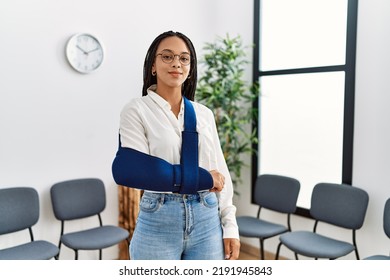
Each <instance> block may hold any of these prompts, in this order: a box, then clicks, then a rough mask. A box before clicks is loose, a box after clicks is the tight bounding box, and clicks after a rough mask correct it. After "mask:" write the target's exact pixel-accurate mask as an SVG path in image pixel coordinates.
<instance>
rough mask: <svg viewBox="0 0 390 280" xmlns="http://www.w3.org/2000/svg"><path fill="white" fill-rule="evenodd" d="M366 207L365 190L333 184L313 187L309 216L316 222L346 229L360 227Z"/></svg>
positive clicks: (366, 195)
mask: <svg viewBox="0 0 390 280" xmlns="http://www.w3.org/2000/svg"><path fill="white" fill-rule="evenodd" d="M367 206H368V194H367V192H366V191H365V190H362V189H360V188H357V187H354V186H351V185H346V184H333V183H319V184H317V185H315V186H314V189H313V193H312V197H311V206H310V214H311V215H312V216H313V218H315V219H316V220H319V221H323V222H327V223H329V224H333V225H336V226H340V227H343V228H347V229H354V230H355V229H359V228H361V227H362V225H363V222H364V218H365V216H366V211H367Z"/></svg>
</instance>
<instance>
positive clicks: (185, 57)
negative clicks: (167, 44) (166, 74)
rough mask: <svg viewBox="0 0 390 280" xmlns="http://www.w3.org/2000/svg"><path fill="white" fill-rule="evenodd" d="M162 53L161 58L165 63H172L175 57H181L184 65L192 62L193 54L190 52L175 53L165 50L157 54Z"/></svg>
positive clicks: (180, 59)
mask: <svg viewBox="0 0 390 280" xmlns="http://www.w3.org/2000/svg"><path fill="white" fill-rule="evenodd" d="M158 55H161V60H162V61H163V62H164V63H172V62H173V61H174V60H175V57H176V56H177V57H179V61H180V63H181V64H182V65H189V64H190V62H191V55H190V54H189V53H182V54H174V53H173V52H171V51H168V50H164V51H162V52H161V53H158V54H157V55H156V56H158Z"/></svg>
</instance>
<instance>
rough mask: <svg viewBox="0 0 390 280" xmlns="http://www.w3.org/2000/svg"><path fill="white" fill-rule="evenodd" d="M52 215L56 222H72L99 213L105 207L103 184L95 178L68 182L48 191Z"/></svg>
mask: <svg viewBox="0 0 390 280" xmlns="http://www.w3.org/2000/svg"><path fill="white" fill-rule="evenodd" d="M50 195H51V202H52V206H53V211H54V215H55V217H56V218H57V219H58V220H61V221H66V220H74V219H80V218H86V217H90V216H93V215H96V214H99V213H101V212H102V211H103V210H104V208H105V207H106V192H105V187H104V183H103V181H102V180H100V179H97V178H83V179H75V180H68V181H63V182H59V183H56V184H54V185H53V186H52V187H51V189H50Z"/></svg>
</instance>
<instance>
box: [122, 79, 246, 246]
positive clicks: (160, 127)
mask: <svg viewBox="0 0 390 280" xmlns="http://www.w3.org/2000/svg"><path fill="white" fill-rule="evenodd" d="M155 89H156V87H155V86H151V87H150V88H149V89H148V95H146V96H143V97H139V98H135V99H133V100H131V101H130V102H129V103H128V104H127V105H126V106H125V107H124V108H123V110H122V112H121V118H120V137H121V143H122V147H126V148H132V149H135V150H138V151H140V152H143V153H146V154H149V155H152V156H156V157H159V158H162V159H164V160H166V161H167V162H169V163H171V164H180V151H181V143H182V141H181V132H182V131H183V129H184V101H182V104H181V109H180V112H179V115H178V117H177V118H176V116H175V115H174V113H173V112H172V111H171V106H170V104H169V103H168V102H167V101H166V100H165V99H163V98H162V97H161V96H160V95H158V94H157V93H156V92H154V90H155ZM192 104H193V106H194V109H195V113H196V119H197V132H198V135H199V166H200V167H202V168H204V169H206V170H209V171H211V170H217V171H219V172H220V173H222V174H223V175H224V176H225V187H224V188H223V190H222V191H221V192H217V193H216V194H217V197H218V200H219V209H220V210H219V211H220V215H221V223H222V228H223V238H237V239H238V238H239V234H238V226H237V222H236V207H235V206H234V205H233V201H232V200H233V184H232V180H231V177H230V173H229V170H228V168H227V165H226V161H225V158H224V156H223V152H222V149H221V145H220V141H219V137H218V132H217V128H216V125H215V119H214V115H213V113H212V111H211V110H210V109H208V108H207V107H206V106H204V105H202V104H199V103H197V102H192Z"/></svg>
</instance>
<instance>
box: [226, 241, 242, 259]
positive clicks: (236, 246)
mask: <svg viewBox="0 0 390 280" xmlns="http://www.w3.org/2000/svg"><path fill="white" fill-rule="evenodd" d="M223 243H224V250H225V260H237V259H238V257H239V255H240V240H238V239H235V238H225V239H224V240H223Z"/></svg>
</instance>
